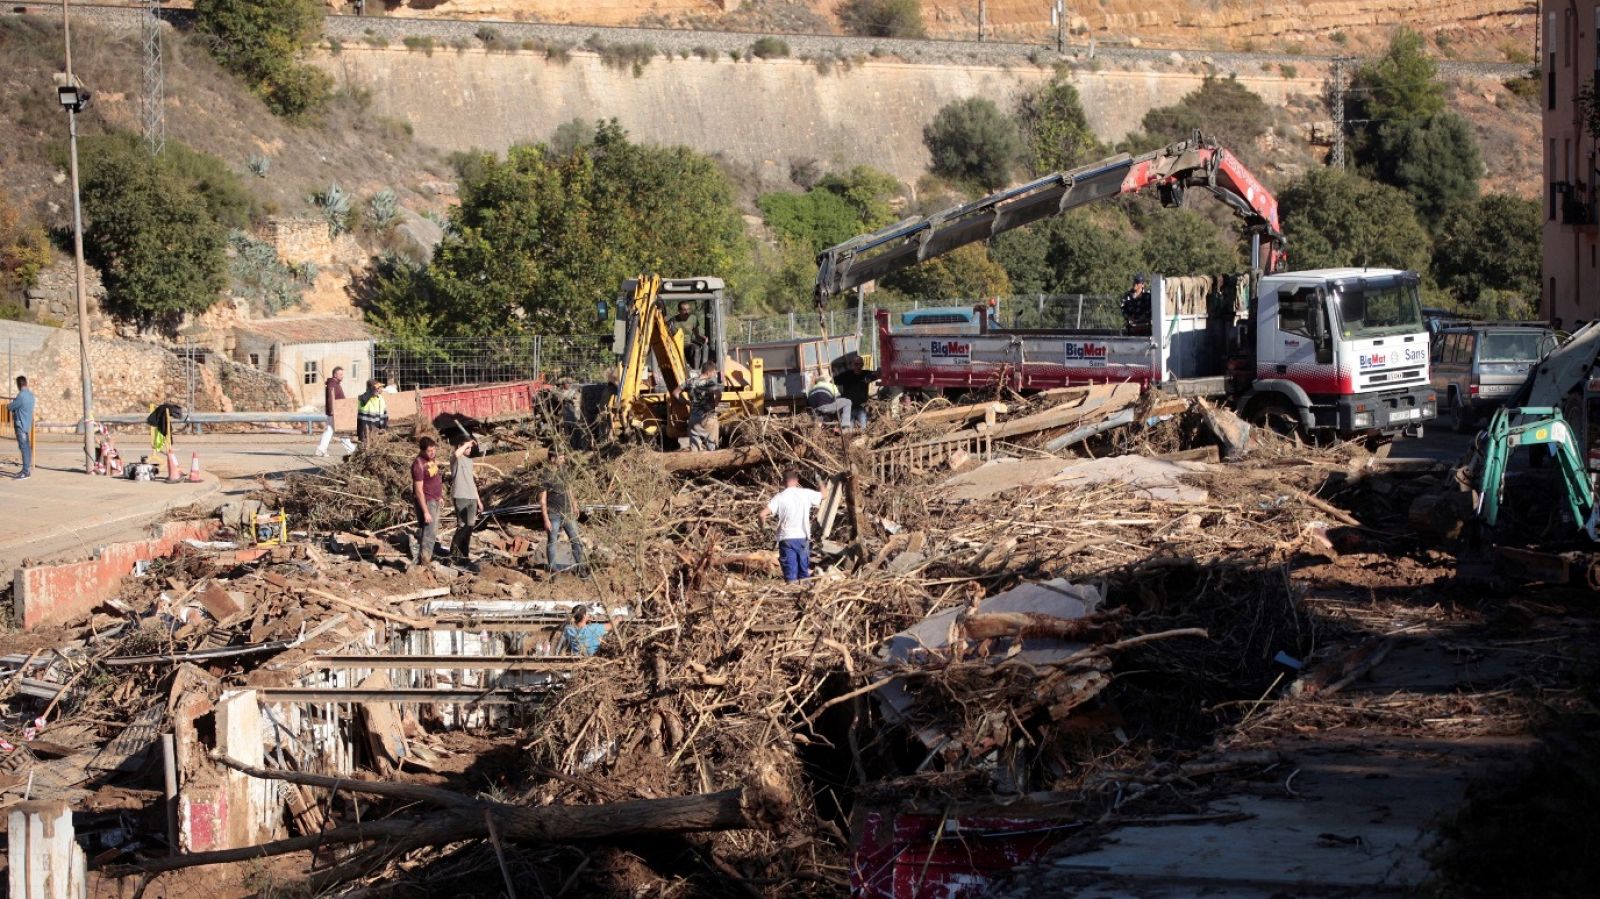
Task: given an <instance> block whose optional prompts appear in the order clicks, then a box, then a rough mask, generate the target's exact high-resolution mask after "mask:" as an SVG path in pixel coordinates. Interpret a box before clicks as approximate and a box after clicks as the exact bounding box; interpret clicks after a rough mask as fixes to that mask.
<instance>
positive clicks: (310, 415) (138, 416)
mask: <svg viewBox="0 0 1600 899" xmlns="http://www.w3.org/2000/svg"><path fill="white" fill-rule="evenodd" d="M149 417H150V415H149V413H146V412H133V413H126V414H121V415H99V416H96V417H95V421H97V422H100V423H102V424H108V425H142V424H144V423H145V420H146V419H148V418H149ZM327 423H328V416H326V415H324V414H323V413H321V412H191V413H189V414H188V415H185V416H184V417H182V418H180V419H177V420H175V421H173V424H174V425H190V426H191V427H193V428H194V433H196V434H204V433H205V427H204V426H205V425H231V424H247V425H253V424H304V425H305V426H306V433H307V434H310V433H311V432H312V428H313V427H314V426H316V425H321V424H327ZM45 426H46V427H60V428H72V429H73V430H77V428H78V422H70V423H69V422H60V423H55V422H47V423H45Z"/></svg>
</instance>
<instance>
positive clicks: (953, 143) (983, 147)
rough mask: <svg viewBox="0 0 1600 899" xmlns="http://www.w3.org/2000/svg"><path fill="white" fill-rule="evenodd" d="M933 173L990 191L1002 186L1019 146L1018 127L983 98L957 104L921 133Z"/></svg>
mask: <svg viewBox="0 0 1600 899" xmlns="http://www.w3.org/2000/svg"><path fill="white" fill-rule="evenodd" d="M922 142H923V143H924V144H926V145H927V147H928V152H929V153H930V154H932V156H933V172H934V174H936V175H940V176H942V177H945V178H950V179H953V180H957V181H971V182H974V183H976V184H978V185H980V186H982V187H984V188H987V189H989V190H994V189H995V188H997V187H1000V186H1001V185H1003V184H1005V183H1006V181H1007V180H1008V179H1009V178H1010V177H1011V165H1012V163H1013V162H1014V161H1015V160H1016V158H1017V152H1018V151H1019V150H1020V149H1021V143H1020V141H1019V139H1018V137H1017V127H1016V125H1015V124H1014V123H1013V122H1012V121H1011V119H1009V118H1007V117H1006V116H1005V114H1004V113H1002V112H1001V111H1000V109H999V108H998V107H997V106H995V105H994V101H992V100H990V99H988V98H986V97H968V98H966V99H964V100H957V101H955V102H954V103H951V104H949V105H947V106H945V107H944V108H943V109H941V110H939V112H938V114H937V115H935V116H934V117H933V121H932V122H930V123H929V124H928V126H927V127H926V128H924V129H922Z"/></svg>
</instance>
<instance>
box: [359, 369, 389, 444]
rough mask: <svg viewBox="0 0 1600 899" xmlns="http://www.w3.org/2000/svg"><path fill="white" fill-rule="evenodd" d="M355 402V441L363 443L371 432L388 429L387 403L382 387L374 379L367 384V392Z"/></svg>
mask: <svg viewBox="0 0 1600 899" xmlns="http://www.w3.org/2000/svg"><path fill="white" fill-rule="evenodd" d="M356 402H357V406H356V439H357V440H361V441H365V440H366V439H367V435H368V434H370V433H371V432H372V431H375V430H376V431H382V430H385V429H386V428H388V427H389V403H388V401H387V400H385V399H384V398H383V385H381V384H379V383H378V380H377V379H376V378H374V379H372V380H371V381H368V382H367V392H366V393H363V394H361V396H360V397H359V398H358V399H357V401H356Z"/></svg>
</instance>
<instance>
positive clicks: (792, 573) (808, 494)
mask: <svg viewBox="0 0 1600 899" xmlns="http://www.w3.org/2000/svg"><path fill="white" fill-rule="evenodd" d="M820 505H822V494H820V493H818V492H817V491H815V490H811V489H809V488H806V487H802V486H800V472H798V471H796V470H795V469H793V468H788V469H784V472H783V490H782V492H780V493H779V494H778V495H777V496H774V497H773V498H772V500H771V501H770V502H768V503H767V507H766V508H765V509H762V510H761V522H762V524H765V523H766V522H767V520H768V519H770V518H772V517H773V516H777V519H778V564H779V565H781V566H782V567H783V579H784V580H786V581H798V580H804V579H806V578H809V577H811V516H812V514H813V513H814V512H815V511H816V508H817V507H818V506H820Z"/></svg>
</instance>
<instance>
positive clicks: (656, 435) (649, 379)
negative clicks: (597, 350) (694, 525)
mask: <svg viewBox="0 0 1600 899" xmlns="http://www.w3.org/2000/svg"><path fill="white" fill-rule="evenodd" d="M723 289H724V284H723V281H722V279H721V278H667V279H663V278H662V277H661V276H659V275H640V276H639V277H637V278H630V279H628V280H627V281H624V282H622V288H621V291H620V292H619V295H618V297H617V320H616V324H615V326H614V327H615V331H614V334H613V344H612V349H613V350H614V351H615V352H616V353H617V355H618V357H619V363H618V370H617V395H616V398H615V400H614V401H613V402H614V404H615V405H614V407H613V409H612V415H611V421H612V426H613V428H614V430H615V431H616V436H619V437H620V436H622V435H625V434H633V435H638V436H641V437H644V438H646V439H649V440H654V441H666V440H671V439H682V438H684V437H687V436H688V433H689V406H688V403H686V402H685V401H683V400H682V399H674V398H673V397H672V392H673V391H674V390H675V389H677V388H678V387H680V386H682V385H683V384H685V383H687V382H688V381H689V380H690V379H691V378H693V377H694V376H695V375H696V374H697V373H698V371H699V369H700V366H701V365H702V364H704V363H706V362H712V363H715V364H716V365H717V368H718V371H720V372H721V373H722V384H723V391H722V402H723V404H724V408H725V412H731V413H732V414H733V415H735V416H746V415H760V414H761V412H762V411H763V408H764V397H763V380H764V379H763V377H762V371H761V362H760V360H759V359H757V360H755V361H754V362H753V363H752V364H751V366H750V367H746V366H744V365H741V364H740V363H739V362H737V361H735V360H734V358H733V356H732V355H731V354H730V353H729V352H728V346H727V333H726V317H725V312H726V310H725V307H724V300H723ZM667 446H668V448H670V447H671V444H670V443H668V444H667Z"/></svg>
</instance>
